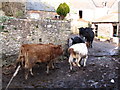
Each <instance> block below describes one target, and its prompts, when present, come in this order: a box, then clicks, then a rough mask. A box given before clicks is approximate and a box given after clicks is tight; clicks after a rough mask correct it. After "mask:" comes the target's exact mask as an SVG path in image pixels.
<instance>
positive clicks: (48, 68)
mask: <svg viewBox="0 0 120 90" xmlns="http://www.w3.org/2000/svg"><path fill="white" fill-rule="evenodd" d="M49 69H50V67H49V65H47V71H46V73H47V74H49Z"/></svg>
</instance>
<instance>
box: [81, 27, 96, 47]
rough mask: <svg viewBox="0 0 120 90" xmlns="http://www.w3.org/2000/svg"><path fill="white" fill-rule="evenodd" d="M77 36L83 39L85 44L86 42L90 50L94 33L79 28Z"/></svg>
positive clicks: (90, 30)
mask: <svg viewBox="0 0 120 90" xmlns="http://www.w3.org/2000/svg"><path fill="white" fill-rule="evenodd" d="M79 35H80V36H81V37H85V39H86V42H88V43H89V46H90V47H91V48H92V42H93V39H94V32H93V31H92V28H87V27H86V28H79Z"/></svg>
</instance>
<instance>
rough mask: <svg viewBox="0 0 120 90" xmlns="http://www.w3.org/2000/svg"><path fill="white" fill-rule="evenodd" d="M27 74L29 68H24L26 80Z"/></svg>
mask: <svg viewBox="0 0 120 90" xmlns="http://www.w3.org/2000/svg"><path fill="white" fill-rule="evenodd" d="M28 74H29V69H28V68H25V79H26V80H27V79H28Z"/></svg>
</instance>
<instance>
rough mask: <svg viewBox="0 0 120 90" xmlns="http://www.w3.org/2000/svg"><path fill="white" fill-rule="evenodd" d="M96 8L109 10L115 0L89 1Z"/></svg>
mask: <svg viewBox="0 0 120 90" xmlns="http://www.w3.org/2000/svg"><path fill="white" fill-rule="evenodd" d="M91 1H92V2H93V4H94V5H95V6H96V7H104V6H105V4H106V7H108V8H111V7H112V6H113V5H114V3H115V2H116V1H117V0H91Z"/></svg>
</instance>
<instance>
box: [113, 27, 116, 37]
mask: <svg viewBox="0 0 120 90" xmlns="http://www.w3.org/2000/svg"><path fill="white" fill-rule="evenodd" d="M116 36H117V25H113V37H116Z"/></svg>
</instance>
